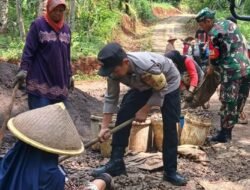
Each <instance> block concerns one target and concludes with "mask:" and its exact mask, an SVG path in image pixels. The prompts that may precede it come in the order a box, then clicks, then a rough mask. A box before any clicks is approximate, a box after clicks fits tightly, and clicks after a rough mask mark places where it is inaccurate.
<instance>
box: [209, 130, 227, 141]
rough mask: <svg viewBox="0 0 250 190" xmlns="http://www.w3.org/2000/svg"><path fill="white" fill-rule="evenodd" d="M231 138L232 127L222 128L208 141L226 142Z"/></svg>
mask: <svg viewBox="0 0 250 190" xmlns="http://www.w3.org/2000/svg"><path fill="white" fill-rule="evenodd" d="M231 140H232V129H230V128H222V129H221V130H220V131H219V132H218V134H217V135H215V136H213V137H212V138H211V139H210V141H213V142H220V143H227V142H229V141H231Z"/></svg>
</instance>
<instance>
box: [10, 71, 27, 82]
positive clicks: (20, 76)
mask: <svg viewBox="0 0 250 190" xmlns="http://www.w3.org/2000/svg"><path fill="white" fill-rule="evenodd" d="M26 77H27V71H25V70H20V71H19V72H18V73H17V75H16V77H15V80H14V83H13V86H16V84H17V83H19V85H20V86H21V85H22V84H23V83H24V81H25V79H26Z"/></svg>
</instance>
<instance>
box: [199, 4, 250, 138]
mask: <svg viewBox="0 0 250 190" xmlns="http://www.w3.org/2000/svg"><path fill="white" fill-rule="evenodd" d="M196 21H197V22H198V23H199V25H200V27H201V28H203V29H204V30H205V31H206V32H208V35H209V38H210V39H209V47H210V63H211V65H210V67H209V69H208V74H210V73H212V72H213V70H214V67H217V68H218V69H219V72H220V76H221V91H220V101H221V103H222V107H221V110H220V111H221V113H220V116H221V130H220V132H219V133H218V134H217V135H216V136H214V137H212V138H211V140H212V141H216V142H228V141H230V140H231V138H232V129H233V127H234V125H235V124H236V123H237V122H238V117H239V113H241V112H242V111H243V108H244V105H245V102H246V100H247V97H248V93H249V75H250V61H249V59H248V56H247V45H246V43H245V41H244V37H243V35H242V34H241V33H240V30H239V28H238V27H237V26H236V24H235V23H233V22H231V21H229V20H223V21H218V22H216V21H215V12H214V11H212V10H210V9H209V8H205V9H203V10H201V11H200V12H199V13H198V15H197V17H196Z"/></svg>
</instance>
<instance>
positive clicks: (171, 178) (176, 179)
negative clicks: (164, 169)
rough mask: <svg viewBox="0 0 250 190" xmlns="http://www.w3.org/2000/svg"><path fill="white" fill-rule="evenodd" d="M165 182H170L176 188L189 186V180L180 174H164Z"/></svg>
mask: <svg viewBox="0 0 250 190" xmlns="http://www.w3.org/2000/svg"><path fill="white" fill-rule="evenodd" d="M163 180H165V181H168V182H170V183H171V184H173V185H175V186H185V185H186V184H187V180H186V179H185V178H184V177H182V176H181V175H180V174H178V173H173V174H167V173H164V176H163Z"/></svg>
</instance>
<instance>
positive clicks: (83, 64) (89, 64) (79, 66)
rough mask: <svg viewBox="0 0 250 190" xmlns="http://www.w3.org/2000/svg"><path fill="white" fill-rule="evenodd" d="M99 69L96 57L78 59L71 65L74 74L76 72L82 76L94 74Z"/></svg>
mask: <svg viewBox="0 0 250 190" xmlns="http://www.w3.org/2000/svg"><path fill="white" fill-rule="evenodd" d="M99 67H100V65H99V64H98V60H97V59H96V57H80V58H79V59H77V60H75V61H73V63H72V70H73V73H74V74H76V73H77V72H78V71H80V72H81V73H83V74H95V73H96V71H97V70H98V68H99Z"/></svg>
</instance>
